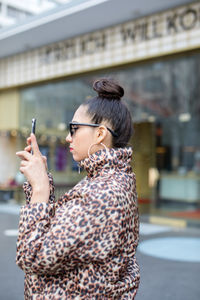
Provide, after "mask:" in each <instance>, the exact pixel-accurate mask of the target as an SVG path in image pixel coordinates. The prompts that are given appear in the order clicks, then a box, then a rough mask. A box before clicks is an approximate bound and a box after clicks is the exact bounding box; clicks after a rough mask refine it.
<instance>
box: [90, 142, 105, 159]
mask: <svg viewBox="0 0 200 300" xmlns="http://www.w3.org/2000/svg"><path fill="white" fill-rule="evenodd" d="M95 145H98V144H97V143H96V144H92V145H91V146H90V147H89V149H88V158H89V159H90V160H91V161H93V162H95V159H94V158H92V154H90V150H91V149H92V147H93V146H95ZM100 145H102V146H103V147H104V149H106V152H108V148H107V147H106V145H104V144H103V143H100ZM105 157H106V155H105Z"/></svg>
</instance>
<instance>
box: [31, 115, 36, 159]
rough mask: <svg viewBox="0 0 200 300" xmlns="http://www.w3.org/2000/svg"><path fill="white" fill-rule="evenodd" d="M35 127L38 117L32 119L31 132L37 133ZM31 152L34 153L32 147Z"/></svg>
mask: <svg viewBox="0 0 200 300" xmlns="http://www.w3.org/2000/svg"><path fill="white" fill-rule="evenodd" d="M35 128H36V119H32V126H31V133H34V134H35ZM31 154H33V150H32V149H31Z"/></svg>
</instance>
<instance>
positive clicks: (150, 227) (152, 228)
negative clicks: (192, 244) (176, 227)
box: [140, 223, 172, 235]
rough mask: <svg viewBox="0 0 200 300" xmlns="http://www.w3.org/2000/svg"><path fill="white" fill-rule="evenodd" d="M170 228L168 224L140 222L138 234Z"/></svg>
mask: <svg viewBox="0 0 200 300" xmlns="http://www.w3.org/2000/svg"><path fill="white" fill-rule="evenodd" d="M171 230H172V228H171V227H170V226H163V225H154V224H147V223H140V235H149V234H156V233H162V232H167V231H171Z"/></svg>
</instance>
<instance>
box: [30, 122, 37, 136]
mask: <svg viewBox="0 0 200 300" xmlns="http://www.w3.org/2000/svg"><path fill="white" fill-rule="evenodd" d="M35 127H36V119H32V126H31V133H34V134H35Z"/></svg>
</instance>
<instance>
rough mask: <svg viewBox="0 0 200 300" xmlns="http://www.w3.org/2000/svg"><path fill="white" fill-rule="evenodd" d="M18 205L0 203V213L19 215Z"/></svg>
mask: <svg viewBox="0 0 200 300" xmlns="http://www.w3.org/2000/svg"><path fill="white" fill-rule="evenodd" d="M19 211H20V206H19V205H16V204H0V213H7V214H11V215H19Z"/></svg>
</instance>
